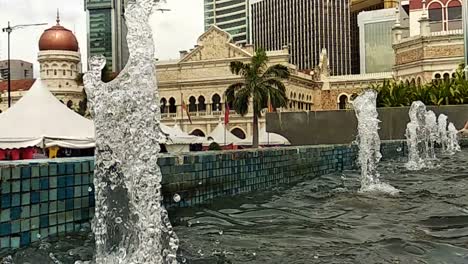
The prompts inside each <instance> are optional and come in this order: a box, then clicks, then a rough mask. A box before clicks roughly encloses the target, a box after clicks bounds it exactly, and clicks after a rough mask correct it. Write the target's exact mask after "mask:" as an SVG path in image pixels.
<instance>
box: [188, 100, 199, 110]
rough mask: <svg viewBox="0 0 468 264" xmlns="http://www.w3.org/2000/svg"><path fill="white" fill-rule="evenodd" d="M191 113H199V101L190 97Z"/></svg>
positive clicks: (189, 108)
mask: <svg viewBox="0 0 468 264" xmlns="http://www.w3.org/2000/svg"><path fill="white" fill-rule="evenodd" d="M188 110H189V112H196V111H197V99H195V97H194V96H190V98H189V107H188Z"/></svg>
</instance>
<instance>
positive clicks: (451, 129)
mask: <svg viewBox="0 0 468 264" xmlns="http://www.w3.org/2000/svg"><path fill="white" fill-rule="evenodd" d="M447 138H448V140H447V153H448V154H450V155H453V154H455V153H456V152H459V151H461V148H460V145H459V143H458V131H457V129H456V128H455V125H454V124H453V123H451V122H450V124H449V125H448V131H447Z"/></svg>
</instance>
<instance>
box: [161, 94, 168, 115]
mask: <svg viewBox="0 0 468 264" xmlns="http://www.w3.org/2000/svg"><path fill="white" fill-rule="evenodd" d="M160 108H161V114H164V113H166V111H167V100H166V98H164V97H163V98H161V101H160Z"/></svg>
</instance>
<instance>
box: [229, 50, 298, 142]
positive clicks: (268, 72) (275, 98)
mask: <svg viewBox="0 0 468 264" xmlns="http://www.w3.org/2000/svg"><path fill="white" fill-rule="evenodd" d="M267 63H268V57H267V55H266V52H265V50H263V49H258V50H257V51H256V52H255V55H254V56H253V57H252V59H251V61H250V63H243V62H240V61H233V62H231V65H230V68H231V72H232V73H233V74H236V75H240V76H242V78H243V80H242V82H238V83H234V84H231V85H230V86H229V87H228V88H227V90H226V92H225V95H226V99H227V102H228V103H230V104H232V107H233V108H234V110H235V111H236V112H237V113H238V114H240V115H242V116H244V115H246V114H247V113H248V109H249V105H250V103H252V108H253V113H252V114H253V147H254V148H257V147H258V118H259V117H261V111H262V109H264V108H266V107H268V102H270V103H271V106H272V107H273V108H279V107H285V106H286V105H287V102H288V98H287V96H286V87H285V85H284V83H283V82H282V81H283V80H286V79H288V78H289V76H290V72H289V69H288V67H287V66H284V65H281V64H275V65H272V66H270V67H268V64H267Z"/></svg>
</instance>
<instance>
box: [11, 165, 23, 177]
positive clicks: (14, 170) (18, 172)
mask: <svg viewBox="0 0 468 264" xmlns="http://www.w3.org/2000/svg"><path fill="white" fill-rule="evenodd" d="M11 178H12V179H19V178H21V169H20V168H19V167H14V168H12V169H11Z"/></svg>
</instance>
